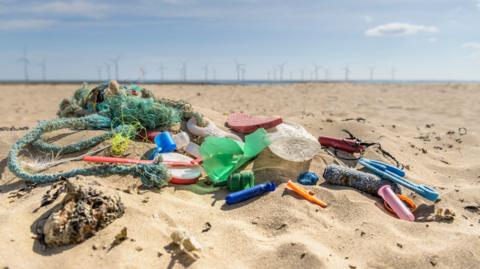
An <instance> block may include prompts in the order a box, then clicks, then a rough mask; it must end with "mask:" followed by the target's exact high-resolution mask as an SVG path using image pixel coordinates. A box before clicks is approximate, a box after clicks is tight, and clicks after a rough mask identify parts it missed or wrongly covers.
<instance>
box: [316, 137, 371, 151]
mask: <svg viewBox="0 0 480 269" xmlns="http://www.w3.org/2000/svg"><path fill="white" fill-rule="evenodd" d="M318 142H320V144H321V145H322V146H325V147H332V148H336V149H340V150H343V151H346V152H349V153H354V152H362V151H364V150H365V146H363V145H360V144H358V141H356V140H353V139H338V138H333V137H327V136H320V137H319V138H318Z"/></svg>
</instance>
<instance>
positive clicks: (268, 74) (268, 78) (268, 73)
mask: <svg viewBox="0 0 480 269" xmlns="http://www.w3.org/2000/svg"><path fill="white" fill-rule="evenodd" d="M267 80H270V71H267Z"/></svg>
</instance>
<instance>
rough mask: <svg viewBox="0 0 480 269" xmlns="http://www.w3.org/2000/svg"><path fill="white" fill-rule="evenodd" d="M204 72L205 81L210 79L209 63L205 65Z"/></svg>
mask: <svg viewBox="0 0 480 269" xmlns="http://www.w3.org/2000/svg"><path fill="white" fill-rule="evenodd" d="M203 73H204V76H205V77H204V80H205V81H208V64H206V65H205V66H203Z"/></svg>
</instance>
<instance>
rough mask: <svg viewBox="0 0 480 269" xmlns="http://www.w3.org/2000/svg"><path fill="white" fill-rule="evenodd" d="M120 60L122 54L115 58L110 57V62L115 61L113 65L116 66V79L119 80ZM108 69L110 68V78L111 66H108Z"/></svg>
mask: <svg viewBox="0 0 480 269" xmlns="http://www.w3.org/2000/svg"><path fill="white" fill-rule="evenodd" d="M119 61H120V56H117V57H115V58H112V59H110V62H112V63H113V66H114V68H115V80H118V68H119V67H118V62H119ZM107 70H108V74H109V75H108V76H109V79H110V66H109V67H108V69H107Z"/></svg>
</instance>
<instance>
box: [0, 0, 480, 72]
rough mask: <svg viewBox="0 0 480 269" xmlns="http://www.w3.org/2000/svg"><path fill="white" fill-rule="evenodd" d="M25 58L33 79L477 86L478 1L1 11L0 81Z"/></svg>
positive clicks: (173, 3)
mask: <svg viewBox="0 0 480 269" xmlns="http://www.w3.org/2000/svg"><path fill="white" fill-rule="evenodd" d="M24 53H25V55H26V58H27V59H28V60H29V65H28V75H29V79H31V80H40V79H42V78H43V73H42V71H43V70H46V72H45V75H46V78H47V79H53V80H82V79H85V80H87V79H88V80H94V79H102V80H105V79H108V78H115V68H114V64H113V61H112V59H116V58H118V59H119V61H118V63H119V64H118V67H119V70H118V73H119V78H120V79H129V80H138V79H146V80H158V79H161V73H162V71H161V69H162V68H161V66H163V76H164V79H166V80H178V79H180V78H182V68H183V66H184V63H185V67H186V70H187V71H186V76H187V79H189V80H202V79H205V76H206V75H207V76H208V79H212V78H215V79H236V78H237V72H236V70H237V69H236V62H237V63H239V64H241V65H240V69H241V68H244V70H245V73H244V76H245V79H247V80H248V79H268V78H270V79H272V78H276V79H280V77H281V70H280V69H281V68H280V66H282V65H283V64H284V65H283V76H282V77H283V79H302V78H303V79H312V78H316V77H318V78H319V79H324V78H325V76H326V77H327V79H344V78H345V73H346V71H345V70H346V69H348V75H349V79H357V80H358V79H369V78H370V76H371V73H373V78H374V79H390V78H391V77H392V75H394V77H395V79H398V80H480V0H458V1H452V0H422V1H418V0H363V1H358V0H323V1H321V0H295V1H292V0H139V1H126V0H95V1H94V0H43V1H32V0H0V80H23V79H24V72H25V70H24V64H23V61H22V59H24V58H23V56H24ZM42 66H44V67H46V68H45V69H43V68H42ZM315 66H317V67H318V68H317V73H315V71H314V70H315ZM142 70H143V75H142ZM372 70H373V71H372ZM108 71H110V72H108ZM206 71H207V72H206ZM108 73H110V75H109V74H108ZM302 74H303V75H302Z"/></svg>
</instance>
